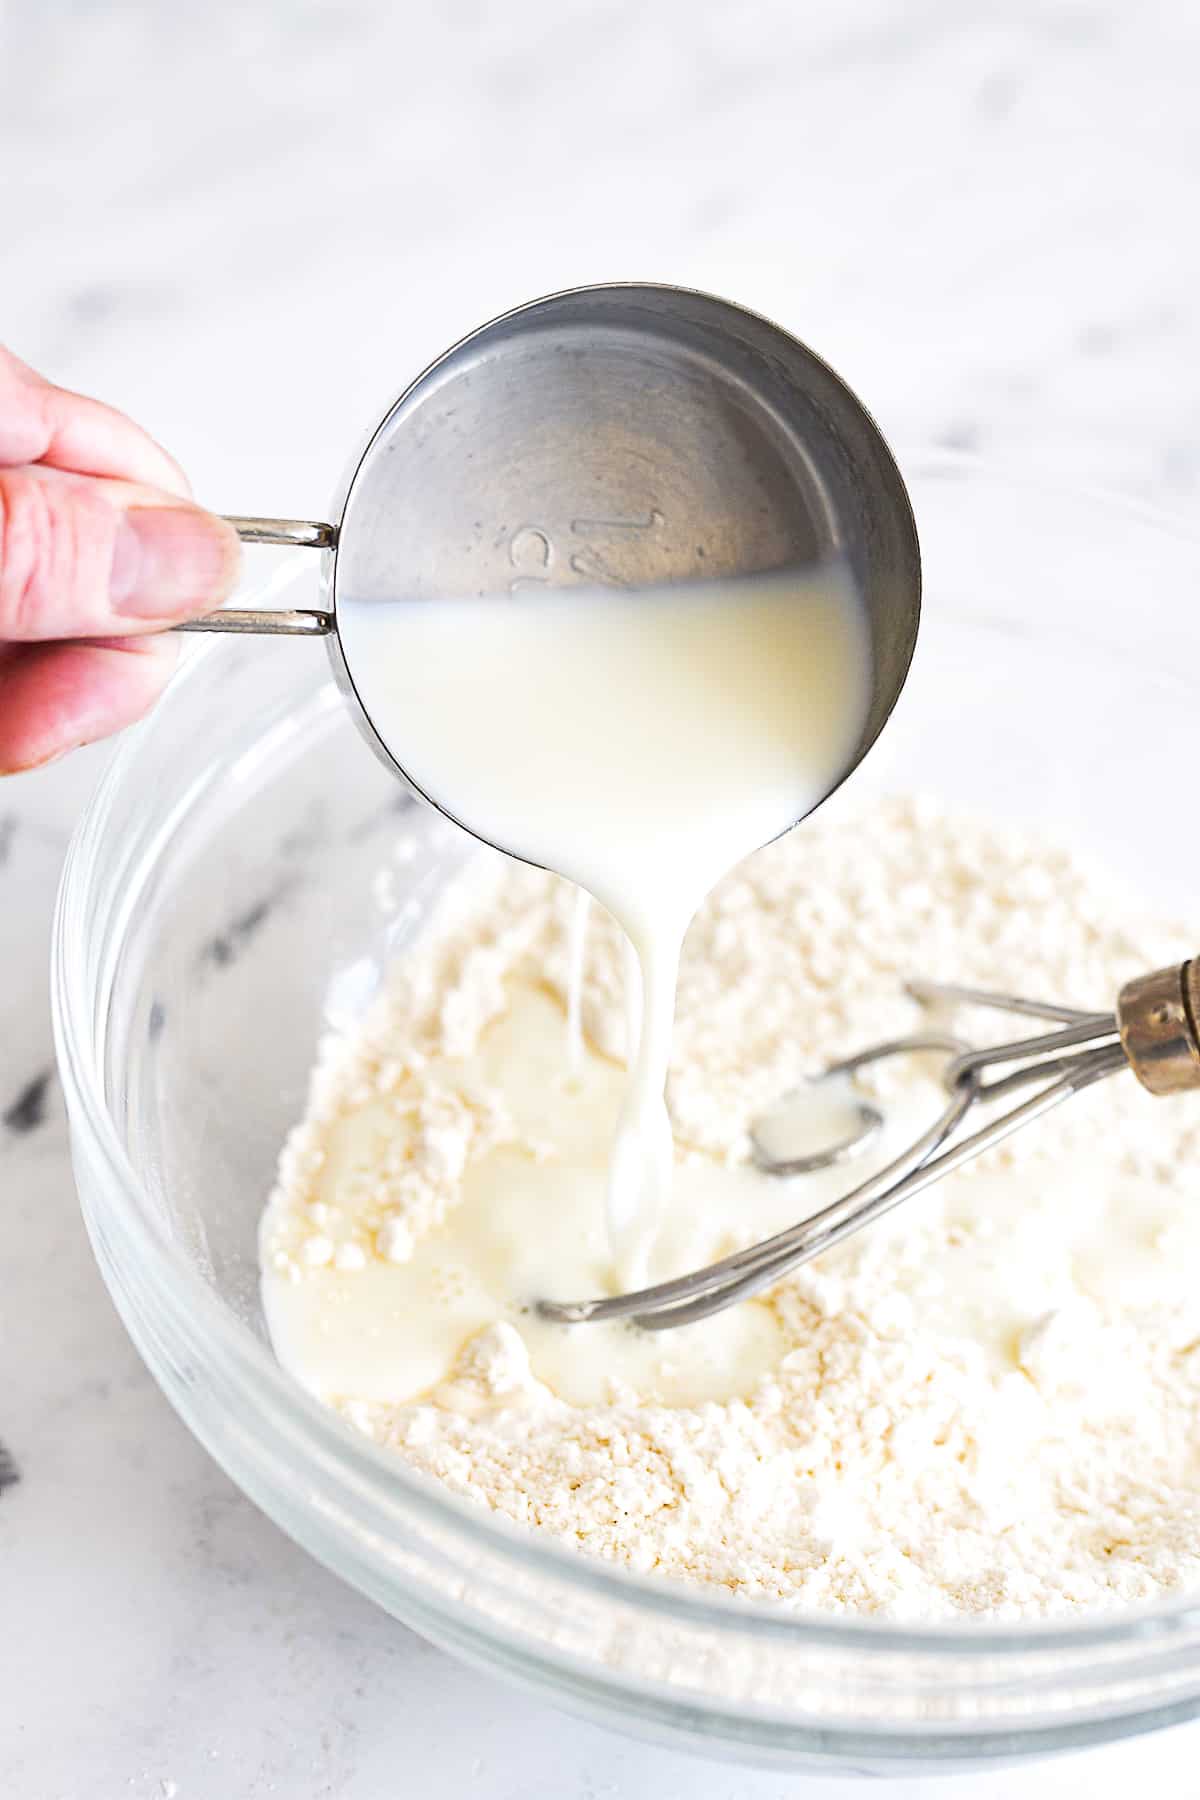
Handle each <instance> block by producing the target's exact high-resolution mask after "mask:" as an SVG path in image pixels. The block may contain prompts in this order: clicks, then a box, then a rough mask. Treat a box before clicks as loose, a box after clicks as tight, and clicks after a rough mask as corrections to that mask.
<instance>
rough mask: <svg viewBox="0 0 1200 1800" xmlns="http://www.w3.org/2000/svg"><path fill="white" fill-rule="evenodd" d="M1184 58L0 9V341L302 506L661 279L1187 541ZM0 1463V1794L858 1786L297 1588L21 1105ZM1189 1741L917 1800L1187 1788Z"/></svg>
mask: <svg viewBox="0 0 1200 1800" xmlns="http://www.w3.org/2000/svg"><path fill="white" fill-rule="evenodd" d="M1198 52H1200V16H1198V15H1197V12H1196V9H1195V8H1193V7H1192V6H1191V5H1190V4H1189V3H1188V0H1178V3H1177V4H1171V3H1170V0H1139V3H1138V4H1137V5H1131V4H1128V3H1127V0H1126V3H1125V4H1121V3H1120V0H1080V3H1072V4H1054V3H1049V0H1046V3H1038V0H1007V3H1002V0H994V3H989V0H897V3H895V4H882V3H878V4H874V3H871V0H820V3H819V4H811V3H810V4H802V3H801V0H778V3H772V0H743V3H742V4H731V3H729V0H725V3H712V0H657V3H654V0H636V3H631V4H628V5H623V4H615V3H613V0H608V3H606V4H597V5H583V4H580V3H578V0H558V3H557V4H554V3H553V0H540V3H535V0H523V3H522V0H508V3H507V4H500V3H494V4H484V3H483V0H479V3H476V4H469V3H467V0H449V3H447V0H425V4H422V5H415V4H409V3H408V0H401V3H399V4H393V5H387V4H384V3H382V0H380V3H379V4H375V5H369V4H365V3H363V0H357V3H350V4H341V5H335V4H317V3H315V0H314V3H311V4H299V3H297V4H290V5H289V4H287V3H286V0H273V3H271V0H243V4H241V5H239V6H236V7H228V8H225V7H223V6H221V5H219V4H216V5H213V4H210V5H201V4H191V3H184V0H174V3H172V0H157V3H155V0H140V3H138V0H133V3H124V4H122V3H115V4H104V3H98V4H88V3H86V0H74V3H71V0H8V4H7V5H5V4H4V0H0V338H3V339H4V340H5V341H7V342H8V343H9V344H10V345H11V346H12V348H14V349H15V350H16V351H18V352H19V354H21V355H22V356H24V357H25V358H26V359H27V360H28V361H30V362H31V363H33V364H34V365H35V366H37V367H39V368H41V369H42V370H43V371H44V372H45V373H47V374H48V375H50V376H52V377H54V378H55V379H56V380H59V381H61V382H63V383H65V384H67V385H71V386H77V387H80V388H83V389H86V390H88V391H90V392H94V393H97V394H100V395H101V396H103V397H104V398H106V399H109V400H111V401H114V402H116V403H117V404H119V405H122V406H124V407H125V408H126V409H127V410H128V411H130V412H131V413H133V414H134V416H135V417H137V418H138V419H140V420H141V421H142V422H143V423H145V424H146V425H147V426H148V427H149V428H150V429H151V430H153V431H154V432H155V433H156V434H157V435H159V436H160V437H161V438H162V439H163V440H164V442H166V443H167V444H168V445H169V447H170V448H171V449H172V450H173V451H174V452H175V453H176V454H177V455H178V456H179V457H180V458H181V459H182V460H183V462H184V463H185V465H186V466H187V467H188V469H189V471H190V473H191V475H192V477H193V480H194V483H195V486H196V490H197V493H198V495H199V496H200V497H201V498H202V499H204V500H206V501H207V502H209V503H210V504H212V505H213V506H215V507H218V508H221V509H225V510H229V511H241V512H263V513H283V514H292V515H298V516H305V515H310V516H316V517H320V516H321V515H322V512H323V510H324V508H325V506H326V503H327V498H328V494H329V492H330V490H331V488H332V486H333V484H334V482H335V480H336V479H337V476H338V474H339V473H340V469H341V465H342V462H343V460H344V458H345V457H346V455H347V454H348V452H349V450H350V448H351V446H352V444H353V442H354V440H355V438H356V437H357V435H358V434H359V432H360V431H361V430H362V429H363V428H364V427H365V426H366V425H367V424H369V423H370V422H371V421H372V420H373V419H374V418H375V417H376V416H377V415H378V414H379V413H380V412H381V411H382V410H383V409H384V407H385V406H386V404H387V402H388V401H389V400H390V398H391V397H392V396H393V395H394V394H395V393H396V392H397V391H398V389H399V388H400V387H401V386H403V385H404V383H405V382H406V381H407V380H408V379H409V377H410V376H411V375H412V374H414V373H415V372H416V371H417V370H418V369H419V368H420V366H421V365H422V363H423V362H424V361H425V360H426V359H427V358H428V357H429V356H431V355H432V354H434V353H436V352H437V351H438V350H439V349H441V348H443V347H444V346H445V345H446V344H448V343H449V342H450V341H451V340H452V339H453V338H454V337H455V336H457V335H458V334H459V333H460V332H462V331H463V330H466V329H469V328H470V327H471V326H473V325H475V324H478V323H480V322H481V321H482V320H483V319H484V318H486V317H487V316H488V315H489V314H490V313H492V312H494V311H496V310H497V309H498V308H501V307H503V306H504V305H507V304H510V303H512V302H516V301H519V300H523V299H527V298H531V297H532V296H533V295H535V294H537V293H539V292H542V291H545V290H547V289H551V288H555V287H561V286H565V285H569V284H571V283H574V282H578V281H586V280H606V279H617V278H622V277H643V278H650V279H662V280H668V281H677V282H682V283H687V284H694V285H697V286H702V287H710V288H713V289H715V290H717V291H718V292H724V293H727V294H729V295H730V296H731V297H733V298H735V299H739V300H742V301H745V302H747V303H748V304H750V305H753V306H756V307H759V308H760V309H762V310H764V311H766V312H768V313H770V314H772V315H774V316H775V317H776V318H778V319H779V320H780V321H781V322H782V323H784V324H786V325H788V326H789V327H791V328H792V329H794V330H795V331H796V332H797V333H798V334H799V335H800V336H802V337H804V338H805V339H806V340H807V341H809V342H810V343H811V344H812V345H813V346H814V347H815V348H816V349H818V350H819V351H821V352H822V353H823V354H824V355H825V356H826V357H828V358H829V359H830V360H831V361H832V362H833V364H834V365H835V367H837V368H838V369H840V371H841V372H842V373H843V374H844V375H845V376H846V377H847V378H848V379H849V380H850V381H851V383H852V384H853V385H854V386H855V387H856V388H857V389H858V390H859V392H860V393H861V394H862V395H863V397H864V398H865V399H866V401H867V403H868V405H869V406H870V407H871V408H872V410H873V411H874V412H875V413H876V415H877V417H878V418H879V419H880V422H881V423H882V425H883V427H884V429H885V431H886V432H887V433H888V435H889V436H891V437H892V438H893V439H894V440H895V441H897V442H898V443H899V444H900V445H901V446H904V445H906V444H917V443H928V442H938V443H946V444H955V445H968V446H971V447H975V448H978V449H979V450H981V451H983V452H985V453H988V454H991V455H994V456H999V457H1002V458H1004V459H1006V460H1009V461H1015V462H1016V463H1018V464H1021V465H1031V464H1032V465H1036V466H1038V467H1044V468H1053V469H1055V470H1059V471H1063V470H1065V471H1068V472H1070V473H1071V474H1073V475H1075V476H1076V477H1080V478H1084V479H1087V480H1091V481H1098V482H1101V483H1104V484H1107V485H1110V486H1112V487H1114V488H1117V489H1121V490H1123V491H1125V492H1127V493H1132V494H1137V495H1140V496H1142V497H1145V498H1149V499H1152V500H1154V501H1156V502H1160V503H1162V504H1165V505H1167V506H1170V507H1174V508H1176V509H1179V510H1181V511H1190V512H1191V513H1192V515H1193V517H1195V516H1196V514H1197V513H1198V512H1200V298H1198V296H1200V231H1198V229H1197V212H1198V208H1197V203H1196V184H1197V175H1198V174H1200V108H1198V107H1197V104H1196V86H1197V73H1196V71H1197V55H1198ZM1198 637H1200V627H1198ZM100 754H102V753H92V754H88V755H84V756H80V757H77V758H74V759H72V760H70V761H68V762H66V763H64V764H61V765H59V766H58V767H56V768H53V769H51V770H48V771H45V772H44V773H41V774H38V775H35V776H29V777H23V778H21V779H19V780H15V781H10V782H7V783H4V784H3V785H2V786H0V1114H2V1113H4V1112H5V1111H6V1110H7V1109H8V1108H10V1107H11V1106H12V1105H13V1103H14V1102H15V1101H16V1100H18V1098H19V1097H20V1096H21V1095H22V1093H23V1092H25V1091H26V1090H27V1088H28V1086H29V1084H30V1083H31V1082H35V1081H36V1080H37V1079H38V1077H40V1076H41V1075H42V1073H43V1072H45V1071H46V1070H48V1068H49V1066H50V1061H51V1052H50V1042H49V1024H48V1018H47V1009H46V991H45V989H46V982H45V974H44V968H45V953H46V943H47V936H48V923H49V908H50V904H51V900H52V895H53V888H54V883H55V879H56V875H57V869H58V865H59V861H60V859H61V855H62V850H63V847H64V843H65V837H66V833H67V832H68V831H69V828H70V826H71V823H72V821H73V819H74V817H75V815H76V813H77V811H78V808H79V805H80V804H81V802H82V799H83V798H84V796H85V794H86V792H87V790H88V788H89V787H90V785H91V782H92V781H93V779H94V776H95V772H96V768H97V766H98V760H99V755H100ZM27 1110H28V1109H27ZM33 1110H34V1111H36V1107H35V1108H33ZM0 1441H2V1442H4V1443H5V1444H7V1445H8V1446H9V1447H10V1449H11V1450H12V1451H13V1453H14V1454H15V1455H16V1457H17V1459H18V1460H19V1462H20V1464H21V1468H22V1472H23V1480H22V1481H21V1483H20V1484H19V1485H18V1486H16V1487H14V1488H11V1489H9V1490H7V1491H6V1492H4V1493H3V1494H2V1495H0V1793H2V1794H3V1795H4V1796H5V1797H6V1800H126V1797H130V1800H161V1797H162V1796H163V1795H165V1794H168V1793H170V1792H171V1791H172V1784H174V1787H175V1788H176V1789H177V1791H178V1797H179V1800H240V1797H241V1796H251V1795H253V1796H259V1795H268V1794H278V1795H280V1796H282V1797H285V1800H292V1797H295V1800H309V1797H312V1800H317V1797H322V1800H324V1797H327V1796H328V1797H336V1800H389V1797H390V1796H393V1795H397V1796H398V1795H407V1794H413V1795H421V1796H423V1797H426V1800H443V1796H445V1797H449V1796H456V1797H457V1796H463V1797H465V1800H507V1797H508V1796H514V1797H515V1796H518V1795H519V1796H529V1797H530V1800H543V1797H544V1800H671V1797H672V1796H675V1795H678V1794H683V1793H685V1792H686V1793H687V1794H689V1795H691V1796H694V1800H776V1797H777V1796H781V1795H784V1794H793V1793H796V1792H800V1793H804V1794H809V1795H812V1796H816V1797H819V1796H822V1795H825V1794H829V1795H830V1796H832V1795H834V1794H836V1795H837V1796H839V1797H841V1796H851V1795H852V1794H855V1793H858V1792H860V1791H863V1790H861V1789H860V1788H859V1787H858V1786H857V1784H849V1785H847V1784H842V1783H839V1784H836V1786H835V1784H833V1783H829V1784H825V1783H824V1782H813V1783H807V1782H795V1781H788V1780H785V1779H783V1778H780V1777H778V1776H773V1775H766V1774H753V1773H748V1772H745V1771H741V1770H738V1769H736V1768H734V1767H725V1766H716V1765H713V1766H709V1767H707V1768H706V1767H705V1766H703V1765H701V1764H699V1763H695V1762H692V1761H690V1760H688V1759H684V1758H680V1757H676V1756H673V1755H669V1754H667V1753H665V1752H657V1751H652V1750H647V1749H645V1748H642V1747H639V1746H636V1745H633V1744H628V1743H625V1742H623V1741H622V1740H619V1739H617V1738H613V1737H609V1736H608V1735H606V1734H604V1733H601V1732H599V1731H596V1730H593V1729H590V1728H587V1727H582V1726H579V1725H577V1724H575V1723H572V1722H570V1721H567V1720H564V1719H562V1718H560V1717H558V1716H557V1715H556V1714H554V1713H551V1712H550V1711H548V1710H547V1709H546V1708H544V1707H542V1706H541V1705H539V1704H537V1703H535V1702H532V1701H529V1700H526V1699H524V1698H522V1697H517V1696H513V1695H512V1694H510V1693H509V1692H508V1691H507V1690H505V1689H503V1688H501V1687H500V1686H498V1685H497V1684H495V1683H493V1682H491V1681H489V1680H487V1679H485V1678H483V1677H480V1676H477V1675H474V1674H470V1673H468V1672H466V1671H465V1670H463V1669H460V1668H459V1667H458V1666H457V1665H456V1664H453V1663H451V1662H449V1661H448V1660H447V1659H445V1658H444V1657H442V1656H441V1655H440V1654H438V1653H437V1652H435V1651H433V1650H430V1649H429V1648H428V1647H426V1646H425V1645H423V1644H422V1643H421V1642H420V1641H419V1640H417V1639H416V1638H414V1637H412V1636H411V1635H410V1634H408V1633H407V1632H405V1631H404V1630H403V1629H401V1628H400V1627H399V1626H397V1625H395V1624H394V1623H393V1622H392V1621H390V1620H388V1619H387V1618H385V1617H384V1616H383V1615H382V1614H380V1613H378V1612H376V1611H375V1610H373V1609H372V1608H371V1607H370V1606H368V1605H367V1603H366V1602H365V1601H362V1600H360V1599H358V1598H357V1597H356V1596H355V1595H353V1594H351V1593H350V1592H348V1591H347V1590H345V1589H344V1588H342V1587H341V1586H340V1585H339V1584H338V1583H337V1582H335V1581H334V1580H333V1578H332V1577H330V1576H328V1575H326V1574H325V1573H324V1572H323V1571H321V1570H319V1569H318V1568H316V1567H315V1566H314V1565H313V1564H311V1563H310V1562H309V1561H308V1560H307V1559H306V1558H305V1557H304V1556H303V1555H302V1554H301V1553H300V1552H299V1551H298V1550H296V1549H295V1548H294V1547H293V1546H292V1545H291V1544H290V1543H288V1542H287V1541H286V1540H285V1539H284V1538H282V1537H281V1536H280V1535H279V1533H278V1532H277V1531H276V1530H275V1529H274V1527H273V1526H271V1525H270V1524H268V1523H267V1522H266V1520H264V1519H263V1518H262V1517H260V1516H259V1515H258V1514H257V1513H256V1512H255V1511H254V1509H253V1508H252V1507H251V1506H250V1505H249V1503H248V1502H246V1501H244V1500H243V1499H242V1498H241V1497H240V1495H239V1494H238V1493H237V1492H236V1491H235V1490H234V1489H232V1488H231V1487H230V1485H229V1484H228V1482H227V1481H226V1480H225V1479H224V1478H223V1477H222V1476H221V1475H220V1474H219V1473H218V1471H217V1470H216V1469H215V1468H214V1467H213V1466H212V1465H211V1464H210V1463H209V1462H208V1460H207V1458H206V1457H205V1456H204V1454H203V1453H202V1452H201V1451H200V1450H199V1449H198V1448H197V1447H196V1446H195V1445H194V1444H193V1443H192V1442H191V1440H190V1438H189V1437H188V1436H187V1434H186V1433H185V1431H184V1430H183V1428H182V1426H181V1425H179V1424H178V1422H177V1421H176V1420H175V1418H174V1416H173V1415H172V1414H171V1413H170V1411H169V1410H168V1408H167V1407H166V1404H165V1402H164V1401H163V1400H162V1399H161V1398H160V1396H159V1394H158V1392H157V1390H156V1389H155V1388H154V1387H153V1385H152V1383H151V1382H150V1379H149V1377H148V1376H147V1375H146V1374H145V1372H144V1370H143V1369H142V1367H141V1364H140V1363H139V1361H138V1360H137V1358H136V1357H135V1356H134V1354H133V1352H132V1350H131V1349H130V1348H129V1346H128V1344H127V1343H126V1340H125V1338H124V1335H123V1332H122V1330H121V1328H120V1326H119V1325H118V1323H117V1321H116V1319H115V1316H114V1314H113V1313H112V1311H111V1308H110V1306H109V1304H108V1301H107V1299H106V1297H105V1295H104V1293H103V1291H102V1290H101V1288H100V1285H99V1282H98V1280H97V1278H96V1275H95V1273H94V1271H93V1268H92V1264H91V1259H90V1254H89V1252H88V1249H87V1246H86V1243H85V1241H84V1238H83V1233H82V1228H81V1226H80V1223H79V1219H78V1215H77V1212H76V1209H75V1204H74V1199H73V1194H72V1189H71V1182H70V1173H69V1168H68V1163H67V1158H66V1137H65V1128H64V1124H63V1120H62V1116H61V1102H60V1100H59V1098H58V1094H57V1089H56V1087H55V1085H54V1083H53V1081H51V1082H50V1083H49V1085H48V1087H47V1090H46V1116H45V1120H44V1122H43V1123H42V1124H41V1126H40V1127H38V1128H37V1129H34V1130H30V1131H26V1132H23V1133H21V1132H16V1131H13V1130H6V1129H5V1128H4V1127H2V1126H0ZM1198 1749H1200V1738H1198V1737H1197V1735H1196V1731H1195V1730H1193V1729H1192V1728H1186V1729H1184V1730H1182V1731H1176V1732H1173V1733H1167V1734H1165V1735H1162V1736H1160V1737H1158V1738H1156V1739H1153V1740H1143V1741H1141V1742H1138V1743H1134V1744H1130V1745H1123V1746H1119V1747H1115V1748H1112V1749H1108V1750H1104V1751H1101V1752H1099V1753H1092V1754H1089V1755H1086V1756H1082V1757H1077V1758H1074V1759H1072V1760H1070V1761H1067V1762H1062V1763H1058V1764H1054V1765H1051V1766H1048V1767H1046V1768H1044V1769H1043V1770H1040V1771H1037V1772H1033V1773H1027V1772H1023V1773H1020V1774H1016V1773H1009V1774H1007V1775H1005V1774H992V1775H989V1776H982V1777H976V1778H973V1779H972V1780H971V1781H970V1782H969V1784H968V1783H960V1782H956V1781H951V1782H949V1783H945V1782H941V1783H938V1784H937V1788H936V1792H937V1793H939V1794H945V1795H947V1796H948V1797H949V1796H950V1795H952V1794H960V1793H968V1794H969V1795H970V1796H972V1797H973V1800H994V1797H995V1796H999V1795H1009V1794H1013V1793H1016V1792H1017V1791H1020V1793H1021V1794H1022V1795H1023V1796H1030V1797H1037V1796H1041V1795H1046V1796H1048V1795H1050V1794H1054V1795H1056V1796H1062V1797H1064V1800H1073V1797H1075V1796H1078V1797H1079V1800H1083V1796H1085V1795H1086V1796H1089V1797H1096V1800H1102V1797H1103V1796H1106V1795H1113V1796H1115V1795H1117V1794H1118V1793H1120V1794H1124V1793H1125V1792H1126V1790H1127V1789H1128V1788H1130V1787H1131V1786H1134V1787H1138V1786H1141V1787H1145V1788H1146V1789H1147V1790H1149V1789H1153V1790H1155V1791H1157V1792H1161V1793H1166V1794H1179V1795H1183V1794H1191V1793H1193V1792H1194V1791H1195V1786H1196V1783H1195V1780H1194V1778H1193V1777H1192V1776H1191V1775H1190V1774H1189V1772H1188V1771H1189V1767H1190V1766H1194V1762H1195V1758H1196V1755H1197V1750H1198ZM927 1790H928V1791H930V1792H933V1791H935V1790H934V1788H933V1784H923V1783H919V1782H915V1781H914V1782H909V1783H899V1784H896V1786H895V1787H894V1788H893V1792H894V1793H895V1794H896V1795H897V1797H898V1800H911V1797H912V1796H914V1795H917V1794H923V1793H925V1792H926V1791H927ZM872 1791H874V1790H872Z"/></svg>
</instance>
